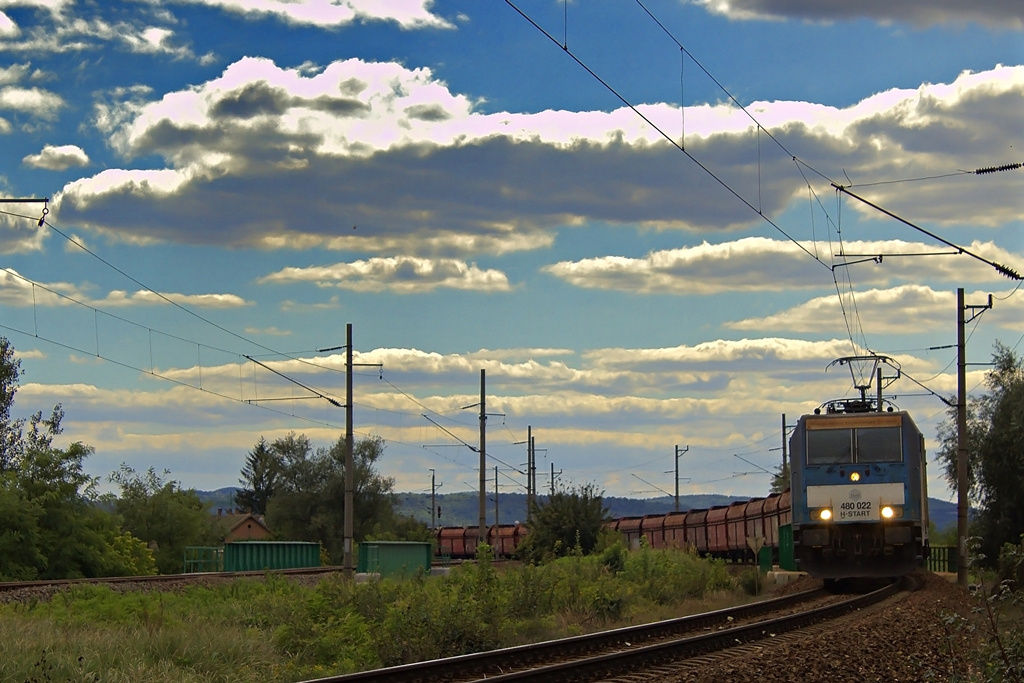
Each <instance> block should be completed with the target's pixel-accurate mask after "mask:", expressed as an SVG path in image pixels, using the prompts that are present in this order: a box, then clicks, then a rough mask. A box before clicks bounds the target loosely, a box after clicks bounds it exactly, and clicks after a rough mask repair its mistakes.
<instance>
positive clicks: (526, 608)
mask: <svg viewBox="0 0 1024 683" xmlns="http://www.w3.org/2000/svg"><path fill="white" fill-rule="evenodd" d="M734 586H735V584H734V583H733V582H732V580H731V579H730V578H729V577H728V575H727V574H726V572H725V568H724V566H723V565H722V564H721V563H716V562H708V561H704V560H701V559H699V558H697V557H696V556H694V555H692V554H689V553H686V552H682V551H658V550H652V549H650V548H643V549H641V550H639V551H635V552H626V551H625V548H624V547H614V546H609V547H607V548H606V549H605V550H604V551H603V552H602V554H601V555H592V556H584V555H583V554H582V552H579V551H577V552H571V553H569V555H568V556H566V557H563V558H560V559H558V560H555V561H552V562H549V563H547V564H544V565H540V566H529V565H528V566H517V567H503V566H499V565H496V564H494V563H493V562H492V561H491V556H490V554H489V552H487V550H486V549H485V550H484V551H483V552H482V553H481V555H480V556H479V557H478V561H477V562H476V563H473V564H467V565H463V566H461V567H458V568H456V569H454V570H452V572H451V573H450V574H449V575H448V576H445V577H438V578H426V577H424V576H416V577H412V578H410V579H408V580H404V581H398V580H391V579H383V580H374V581H370V582H368V583H364V584H356V583H354V582H351V581H346V580H344V579H343V578H341V577H340V576H339V577H328V578H325V579H324V580H322V581H321V582H320V583H319V584H318V585H317V586H316V587H314V588H303V587H301V586H299V585H298V584H296V583H293V582H291V581H289V580H287V579H284V578H281V577H279V576H277V575H268V576H266V577H264V578H263V580H255V579H252V580H239V581H234V582H231V583H229V584H225V585H223V586H215V587H194V588H188V589H185V590H183V591H180V592H167V593H163V592H150V593H139V592H137V593H126V594H119V593H116V592H114V591H111V590H110V589H109V588H105V587H96V586H81V587H76V588H74V589H73V590H69V591H66V592H64V593H61V594H59V595H58V596H56V597H55V598H54V599H52V600H50V601H49V602H39V603H36V604H33V605H31V606H28V607H26V606H24V605H22V606H0V679H3V680H16V681H40V682H42V681H47V680H55V681H57V680H59V681H66V680H76V681H78V680H85V681H89V680H99V679H102V680H104V681H114V682H115V683H116V682H117V681H131V680H142V679H145V680H148V681H153V682H166V683H178V682H182V683H183V682H184V681H190V682H191V681H205V680H210V681H214V680H215V681H224V682H228V683H231V682H234V681H247V680H253V679H254V678H258V679H260V680H264V681H271V682H273V681H281V682H284V681H293V680H298V679H303V678H317V677H324V676H331V675H338V674H343V673H349V672H354V671H359V670H365V669H369V668H375V667H379V666H387V665H394V664H401V663H406V662H412V661H419V660H423V659H432V658H437V657H446V656H453V655H457V654H464V653H469V652H475V651H479V650H482V649H488V648H495V647H503V646H510V645H515V644H520V643H522V642H526V641H528V640H531V639H533V640H536V639H543V638H550V637H556V636H558V635H564V634H565V633H566V632H568V633H580V632H584V631H588V630H596V629H599V628H605V627H607V626H609V625H618V624H620V623H623V622H630V621H640V620H650V619H653V618H661V617H662V616H663V614H664V612H663V610H665V609H675V610H676V611H678V606H679V605H681V604H683V603H684V602H686V601H690V600H693V599H694V598H697V599H701V598H703V597H705V596H707V595H708V594H709V593H712V592H716V591H719V590H721V589H723V588H727V587H734ZM559 626H560V627H561V628H560V629H559V628H558V627H559ZM54 627H59V628H54ZM33 652H34V653H36V654H35V655H32V654H31V653H33ZM39 653H44V655H40V654H39ZM83 653H84V654H83ZM47 676H48V677H49V678H47Z"/></svg>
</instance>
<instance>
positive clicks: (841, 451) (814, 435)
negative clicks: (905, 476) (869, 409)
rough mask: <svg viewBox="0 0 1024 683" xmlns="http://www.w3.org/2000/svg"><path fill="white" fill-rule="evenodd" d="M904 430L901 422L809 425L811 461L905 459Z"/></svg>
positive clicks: (836, 463) (809, 457)
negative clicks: (838, 426)
mask: <svg viewBox="0 0 1024 683" xmlns="http://www.w3.org/2000/svg"><path fill="white" fill-rule="evenodd" d="M815 426H816V427H817V425H815ZM901 433H902V432H901V429H900V427H898V426H893V427H889V426H885V427H860V428H857V429H822V428H811V426H810V425H808V429H807V464H808V465H830V466H831V465H849V464H852V463H862V462H872V463H874V462H902V461H903V448H902V440H901Z"/></svg>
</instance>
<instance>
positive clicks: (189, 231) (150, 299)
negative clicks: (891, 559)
mask: <svg viewBox="0 0 1024 683" xmlns="http://www.w3.org/2000/svg"><path fill="white" fill-rule="evenodd" d="M545 32H546V34H545ZM1022 32H1024V10H1022V9H1021V7H1020V4H1019V2H1011V1H1010V0H999V1H986V2H974V3H961V2H954V1H953V0H949V1H948V2H934V1H925V0H910V1H907V2H901V3H890V2H882V1H871V2H858V3H848V2H836V1H833V0H822V1H818V2H813V3H809V2H794V1H793V0H718V1H712V0H690V1H688V2H683V1H680V0H663V1H658V2H655V1H650V2H646V3H643V4H641V3H637V2H633V1H630V2H627V1H625V0H621V1H619V0H616V1H614V2H601V3H596V2H582V1H576V2H568V3H565V2H559V1H556V0H522V1H520V2H515V3H508V2H504V1H499V0H486V1H480V0H474V1H473V2H458V1H451V2H447V1H441V0H438V1H436V2H429V1H426V0H401V1H399V0H396V1H394V2H379V1H377V0H348V1H346V2H333V3H332V2H328V1H326V0H296V1H293V2H281V1H278V0H261V1H260V2H247V1H243V0H182V1H180V2H155V1H145V0H139V1H137V2H129V1H121V2H111V3H87V2H76V1H74V0H0V143H2V144H0V196H2V197H6V198H39V197H49V198H50V202H49V204H48V205H47V206H46V208H47V210H48V213H47V214H46V221H44V224H43V225H42V226H40V225H39V224H38V223H39V218H40V215H41V210H42V208H43V206H42V205H41V204H37V203H26V204H9V203H7V204H3V205H0V210H3V212H4V213H3V214H0V261H2V263H0V267H2V268H3V269H4V270H3V271H0V334H2V335H3V336H6V337H7V338H8V339H9V340H10V341H11V342H12V343H13V345H14V346H15V348H16V350H17V352H18V356H19V358H20V359H21V361H22V365H23V368H24V370H25V378H24V382H23V385H22V388H21V391H20V392H19V393H18V396H17V404H16V408H17V410H18V411H19V414H21V415H25V414H28V413H29V412H32V411H35V410H39V409H43V410H47V409H48V407H49V406H51V405H53V404H54V403H57V402H59V403H61V404H62V405H63V407H64V410H65V412H66V414H67V417H66V419H65V425H66V433H65V435H64V437H65V438H67V439H70V440H77V441H83V442H85V443H87V444H90V445H92V446H94V447H95V449H96V452H95V454H94V455H93V456H92V457H91V458H90V459H89V461H88V463H87V467H88V469H89V471H90V472H92V473H93V474H95V475H98V476H104V477H105V476H106V475H107V474H109V473H110V472H111V471H113V470H115V469H116V468H117V467H118V465H119V464H120V463H122V462H124V463H127V464H129V465H130V466H132V467H135V468H136V469H145V468H147V467H150V466H154V467H156V468H157V469H158V470H163V469H167V470H170V472H171V477H172V478H174V479H177V480H179V481H181V482H182V484H184V485H185V486H193V487H196V488H201V489H213V488H218V487H221V486H230V485H234V484H236V483H237V479H238V476H239V474H238V473H239V470H240V468H241V466H242V463H243V461H244V458H245V455H246V453H247V452H248V451H249V450H251V449H252V447H253V445H254V444H255V443H256V442H257V440H258V439H259V438H260V437H261V436H263V437H265V438H267V439H268V440H272V439H274V438H278V437H281V436H284V435H286V434H288V433H289V432H297V433H304V434H306V435H308V436H309V437H310V438H311V439H312V440H313V441H314V442H315V443H316V444H317V445H319V446H326V445H328V444H329V443H331V442H332V441H334V440H335V439H337V438H338V437H339V436H340V435H341V434H342V433H343V430H344V415H343V413H342V411H340V410H339V409H338V408H336V407H333V406H332V405H330V403H328V402H327V401H325V400H322V399H320V398H316V397H314V396H313V394H311V393H309V392H308V391H306V390H305V389H303V388H302V387H301V386H299V385H300V384H301V385H304V386H305V387H310V388H312V389H314V390H315V392H316V393H318V394H322V395H326V396H332V397H336V398H339V399H342V400H343V398H344V372H343V369H344V356H343V355H342V352H340V351H334V352H318V349H325V348H329V347H336V346H340V345H342V344H344V343H345V325H346V323H352V325H353V330H354V344H353V346H354V348H355V351H356V354H355V355H356V362H357V363H365V364H377V363H379V364H381V365H382V368H381V369H380V370H378V369H376V368H375V367H371V366H361V367H360V368H359V369H358V371H357V374H356V377H355V382H354V384H355V400H354V403H355V405H356V410H355V425H356V427H355V428H356V431H357V436H365V435H371V434H372V435H379V436H381V437H383V438H384V439H385V442H386V444H387V446H386V451H385V456H384V458H383V460H382V461H381V463H380V469H381V471H382V472H383V473H384V474H386V475H389V476H393V477H394V478H395V479H396V488H397V489H398V490H400V491H422V490H425V489H427V488H428V487H429V481H430V474H429V470H430V469H431V468H433V469H435V470H436V471H437V475H438V481H442V482H444V485H443V487H442V489H441V491H442V492H445V493H451V492H458V491H467V490H475V489H476V487H477V481H478V470H477V462H478V456H477V454H476V453H474V452H473V451H472V450H471V449H470V448H469V447H468V446H467V445H465V444H470V445H475V444H476V442H477V434H478V422H477V419H476V415H475V413H474V412H473V411H474V409H464V407H465V406H468V405H471V404H474V403H476V402H477V401H478V400H479V393H480V386H479V379H480V370H481V369H484V370H486V375H487V388H486V389H487V392H486V393H487V407H488V412H492V413H494V414H493V415H491V416H490V417H489V418H488V448H487V451H488V453H489V454H490V455H492V456H493V457H494V458H496V460H492V461H490V462H489V465H488V468H489V470H488V478H489V479H492V478H493V476H494V473H493V467H494V466H495V465H497V466H498V467H499V470H500V471H499V476H498V484H499V485H500V487H501V490H502V491H506V492H512V491H517V490H522V485H523V481H524V479H523V477H522V475H521V474H520V473H519V472H517V471H516V469H517V468H518V469H522V463H524V462H525V459H526V456H525V447H524V446H523V445H521V444H516V442H521V441H523V440H525V438H526V434H527V427H528V426H532V428H533V432H534V435H535V437H536V440H537V447H538V449H542V450H541V451H540V452H539V454H538V469H539V473H540V475H541V476H540V477H539V484H540V485H541V486H544V487H546V486H547V485H548V479H547V477H548V473H549V472H550V468H551V466H552V465H553V466H554V468H555V470H556V471H558V472H561V474H560V475H559V476H560V479H561V481H563V482H574V483H595V484H597V485H598V486H599V487H600V488H603V489H604V490H605V491H606V492H607V493H608V494H610V495H638V496H654V495H661V494H662V493H663V492H671V491H673V475H672V474H671V470H672V469H673V466H674V462H673V461H674V452H675V451H674V449H675V446H676V445H677V444H678V445H680V446H683V445H685V446H689V450H688V451H687V452H686V453H685V455H683V456H682V457H681V458H680V469H681V475H682V476H683V477H685V478H686V479H685V480H684V481H682V482H681V486H680V488H681V491H682V492H684V493H725V494H734V495H742V496H746V495H751V496H753V495H763V494H764V493H765V492H766V490H767V487H768V483H769V476H768V475H767V474H766V473H765V470H772V469H774V468H775V467H776V466H777V464H778V462H779V461H780V459H781V453H780V452H779V449H780V446H781V441H782V437H781V415H782V414H783V413H785V414H786V415H787V417H788V419H789V421H790V422H792V421H794V420H795V418H796V417H797V416H798V415H800V414H802V413H805V412H809V411H810V410H813V408H815V407H816V406H817V405H819V404H820V403H822V402H823V401H826V400H828V399H831V398H836V397H840V396H846V395H850V394H851V393H852V388H851V379H850V376H849V375H848V374H847V372H846V369H845V368H842V369H836V368H832V369H830V370H828V371H827V372H826V367H827V366H828V365H829V363H830V362H831V361H832V360H834V359H835V358H838V357H840V356H848V355H854V354H861V353H866V352H867V350H871V351H874V352H877V353H881V354H886V355H888V356H891V357H892V358H894V359H895V360H896V361H897V362H898V363H899V365H900V366H901V367H902V370H903V374H904V377H902V378H901V379H899V380H897V381H896V382H894V383H893V384H892V385H891V386H889V387H887V388H886V390H885V393H886V395H887V396H890V397H892V398H893V400H894V401H895V402H896V404H897V405H898V406H899V407H900V408H903V409H906V410H910V411H911V412H912V413H913V414H914V416H915V418H916V419H917V421H918V423H919V424H920V426H921V427H922V428H923V430H924V431H925V433H926V435H927V436H928V439H929V444H928V445H929V447H930V448H931V450H932V451H934V450H935V449H936V442H935V437H936V429H935V428H936V424H937V423H938V421H940V420H941V419H942V417H943V415H944V411H945V406H944V405H943V404H942V402H941V401H939V400H938V399H937V398H936V397H935V396H933V395H930V394H928V393H927V392H926V391H925V390H924V389H922V388H921V387H920V386H919V385H918V384H917V383H915V382H914V381H911V379H910V378H913V380H916V381H917V382H920V383H921V384H923V385H925V387H927V389H928V390H930V391H932V392H935V393H937V394H941V395H944V396H949V395H951V394H952V393H953V392H954V391H955V387H956V374H955V373H956V366H955V357H956V356H955V350H954V349H952V348H948V345H951V344H954V343H955V341H956V329H955V321H956V296H955V293H956V289H957V287H964V288H965V290H966V292H967V301H968V303H969V304H981V303H985V302H987V298H988V295H989V294H992V295H993V297H994V304H995V305H994V307H993V308H992V310H990V311H986V312H985V313H984V314H983V315H981V316H980V317H979V318H977V319H976V320H974V321H973V322H972V323H971V325H970V327H969V333H970V341H969V350H968V356H969V358H968V360H969V361H970V362H972V363H977V364H976V365H972V366H971V367H970V374H969V386H971V387H975V388H976V387H979V386H980V385H981V382H982V379H983V373H984V371H985V367H984V365H983V363H984V362H985V361H987V360H989V359H990V357H991V353H992V349H993V344H994V343H995V341H996V340H1000V341H1002V342H1003V343H1004V344H1006V345H1008V346H1010V347H1016V348H1017V350H1018V352H1020V347H1019V344H1020V341H1021V338H1022V335H1024V306H1022V304H1021V301H1022V295H1021V293H1020V292H1019V291H1017V290H1015V289H1014V286H1015V284H1016V283H1015V282H1012V281H1011V280H1009V279H1008V278H1006V277H1003V276H1002V275H1000V274H999V273H998V272H996V270H995V269H994V268H993V267H992V266H990V265H988V264H986V263H985V262H984V261H982V260H979V259H975V258H972V257H971V256H969V255H966V254H960V255H954V254H953V253H952V252H953V250H951V249H950V248H949V247H948V246H946V245H944V244H942V243H940V242H939V241H936V240H935V239H932V238H930V237H928V236H927V235H925V234H924V233H923V232H920V231H918V230H915V229H914V228H913V227H910V226H908V225H906V224H905V223H902V222H899V221H897V220H894V219H892V218H889V217H887V216H885V215H883V214H881V213H880V212H878V211H875V210H874V209H871V208H869V207H868V206H867V205H866V204H864V203H862V202H860V201H859V200H857V199H855V198H853V197H851V196H849V195H848V194H846V193H838V192H837V191H836V189H835V187H834V186H833V183H835V184H837V185H842V186H845V187H846V189H847V190H849V192H852V193H854V194H856V195H858V196H859V197H862V198H864V199H867V200H869V201H871V202H873V203H875V204H877V205H879V206H882V207H884V208H886V209H888V210H889V211H891V212H893V213H895V214H897V215H898V216H900V217H901V218H904V219H906V220H907V221H909V222H910V223H912V224H914V225H916V226H918V227H920V228H922V229H924V230H927V231H929V232H931V233H933V234H934V235H938V236H940V237H942V238H943V239H944V240H947V241H949V242H952V243H954V244H956V245H959V246H961V247H964V248H966V249H968V250H969V251H971V252H972V253H974V254H976V255H978V256H980V257H982V258H983V259H985V260H988V261H991V262H995V263H999V264H1002V265H1005V266H1007V267H1009V268H1011V269H1014V270H1016V271H1017V272H1022V271H1024V237H1022V234H1024V232H1022V219H1021V215H1022V212H1021V210H1022V208H1024V199H1021V197H1022V196H1024V192H1022V179H1024V175H1022V174H1024V170H1020V169H1015V170H1010V171H1006V172H999V173H991V174H983V175H978V174H975V173H973V171H974V170H977V169H980V168H986V167H992V166H1000V165H1004V164H1016V163H1020V162H1021V161H1024V155H1022V147H1024V41H1022V35H1021V34H1022ZM602 81H603V83H602ZM926 254H927V255H926ZM878 255H882V256H883V258H882V259H880V260H879V259H877V258H873V257H877V256H878ZM879 261H880V262H879ZM847 262H849V263H850V264H849V265H844V264H846V263H847ZM934 347H947V348H940V349H937V348H934ZM250 359H255V361H258V363H257V362H254V361H253V360H250ZM276 373H279V374H276ZM282 375H284V376H287V377H288V378H291V379H292V380H294V381H295V382H297V383H298V384H295V383H290V382H288V381H286V380H285V379H284V378H282ZM424 415H426V416H427V417H424ZM428 417H429V419H428ZM435 425H441V427H443V429H442V428H439V427H438V426H435ZM463 442H464V443H463ZM937 471H938V468H937V467H933V468H932V475H933V476H932V478H931V481H932V493H933V495H936V496H938V497H941V498H947V499H949V498H950V494H949V491H948V490H947V489H946V487H945V485H944V484H943V482H942V481H941V479H940V478H939V477H938V476H936V473H937ZM493 486H494V483H493V480H492V481H491V483H490V484H489V488H492V489H493Z"/></svg>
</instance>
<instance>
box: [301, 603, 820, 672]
mask: <svg viewBox="0 0 1024 683" xmlns="http://www.w3.org/2000/svg"><path fill="white" fill-rule="evenodd" d="M825 594H826V591H824V590H822V589H816V590H811V591H804V592H802V593H794V594H791V595H786V596H782V597H779V598H772V599H770V600H761V601H758V602H752V603H748V604H746V605H740V606H738V607H730V608H727V609H721V610H715V611H713V612H704V613H701V614H694V615H691V616H687V617H679V618H676V619H666V620H664V621H658V622H654V623H650V624H642V625H639V626H628V627H625V628H619V629H613V630H610V631H600V632H597V633H590V634H585V635H581V636H574V637H571V638H562V639H559V640H549V641H544V642H541V643H534V644H530V645H519V646H516V647H510V648H503V649H500V650H491V651H488V652H477V653H472V654H467V655H459V656H456V657H449V658H445V659H434V660H430V661H426V662H415V663H412V664H403V665H400V666H393V667H387V668H384V669H374V670H371V671H362V672H359V673H353V674H343V675H340V676H328V677H326V678H317V679H314V680H311V681H305V682H304V683H385V682H386V683H412V682H414V681H417V682H418V681H451V680H466V679H470V678H472V677H473V676H477V677H480V678H483V677H486V678H487V680H488V681H490V680H495V678H496V677H500V676H501V675H502V674H503V672H507V671H509V670H510V669H522V668H524V667H529V666H543V664H544V663H545V662H551V661H554V660H557V659H565V657H566V656H567V655H578V656H579V657H580V658H584V657H587V656H588V655H589V653H593V652H596V651H601V650H608V649H610V648H616V647H632V646H633V645H635V644H636V643H641V642H644V641H650V640H654V639H657V638H667V637H673V636H678V635H679V634H682V633H690V632H693V631H696V630H699V629H704V628H709V627H715V626H720V625H723V624H729V623H731V622H733V621H735V620H739V619H748V618H751V617H755V616H759V615H762V614H769V613H771V612H775V611H778V610H780V609H785V608H787V607H792V606H794V605H798V604H800V603H802V602H807V601H809V600H813V599H815V598H817V597H821V596H822V595H825ZM761 623H763V622H761ZM734 630H735V628H728V629H724V630H723V632H725V631H728V632H730V633H731V632H733V631H734ZM676 642H678V641H676ZM510 680H511V679H510Z"/></svg>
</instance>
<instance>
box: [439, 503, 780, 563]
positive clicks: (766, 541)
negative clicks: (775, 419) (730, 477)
mask: <svg viewBox="0 0 1024 683" xmlns="http://www.w3.org/2000/svg"><path fill="white" fill-rule="evenodd" d="M790 500H791V497H790V492H789V491H786V492H784V493H774V494H772V495H770V496H768V497H767V498H753V499H751V500H746V501H736V502H734V503H732V504H730V505H718V506H714V507H711V508H708V509H700V510H696V509H694V510H686V511H682V512H669V513H666V514H661V515H644V516H643V517H621V518H619V519H613V520H609V521H608V522H606V526H607V528H609V529H612V530H614V531H616V532H617V533H619V534H620V535H621V536H622V539H623V541H624V542H625V543H626V544H627V546H628V547H630V548H633V549H635V548H639V547H640V545H641V544H645V545H647V546H649V547H651V548H659V549H663V548H679V549H690V550H692V551H693V552H696V553H698V554H699V555H701V556H704V557H713V558H720V559H725V560H730V561H734V562H742V561H749V560H752V559H753V550H752V548H751V546H750V544H749V542H748V539H757V541H758V544H759V545H761V546H764V547H768V548H770V549H771V552H772V555H773V559H774V560H775V561H777V560H778V557H779V555H778V553H779V548H780V540H779V539H780V529H781V528H783V527H785V526H786V525H789V524H790V523H791V521H792V510H791V505H790ZM478 532H479V528H478V527H475V526H471V527H460V526H457V527H441V528H439V529H437V530H436V531H435V534H434V535H435V541H436V543H437V554H438V556H440V557H447V558H456V559H469V558H472V557H475V555H476V546H477V535H478ZM527 533H528V530H527V527H526V526H525V525H523V524H501V525H494V526H491V527H489V528H488V529H487V543H488V544H489V545H490V546H491V547H492V548H493V550H494V554H495V556H497V557H511V556H512V554H513V553H514V551H515V548H516V546H517V545H518V544H519V543H520V541H522V540H523V539H524V538H525V537H526V534H527Z"/></svg>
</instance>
